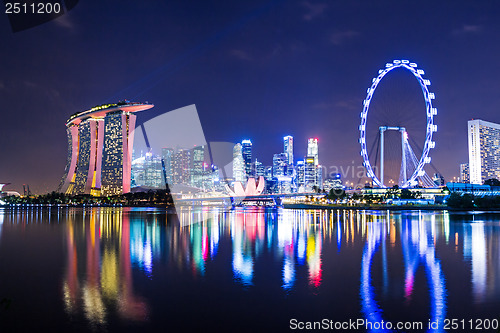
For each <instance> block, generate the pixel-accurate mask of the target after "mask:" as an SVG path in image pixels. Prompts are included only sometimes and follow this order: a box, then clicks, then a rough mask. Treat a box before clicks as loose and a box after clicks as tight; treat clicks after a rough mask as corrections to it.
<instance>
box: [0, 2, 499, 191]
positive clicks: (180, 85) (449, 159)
mask: <svg viewBox="0 0 500 333" xmlns="http://www.w3.org/2000/svg"><path fill="white" fill-rule="evenodd" d="M499 10H500V4H499V3H471V2H465V1H458V2H454V3H453V5H450V4H446V3H435V2H432V1H424V2H419V3H418V5H417V4H412V6H410V7H405V6H402V5H401V4H400V3H399V2H396V1H385V2H383V3H377V4H369V5H366V4H364V3H362V2H358V1H353V2H349V3H322V2H318V1H290V2H284V1H271V2H269V1H257V2H251V3H250V2H248V3H245V2H240V3H238V4H237V5H235V4H234V3H230V2H224V1H222V2H218V3H204V2H197V3H193V4H182V3H148V4H144V3H142V4H141V3H137V2H132V1H123V2H121V3H120V6H113V5H110V4H103V3H97V4H96V3H93V4H90V3H87V2H83V1H80V2H79V3H78V5H77V6H75V7H74V8H73V9H72V10H71V11H69V12H67V14H64V15H63V16H61V17H60V18H58V19H56V20H54V21H51V22H48V23H46V24H43V25H40V26H36V27H34V28H32V29H28V30H25V31H20V32H16V33H14V32H12V31H11V29H10V26H9V23H8V18H7V17H6V16H5V15H3V16H2V18H1V19H0V27H1V28H0V36H1V37H2V40H3V41H4V47H3V48H2V50H0V52H1V55H2V59H5V66H4V71H3V74H2V77H1V78H0V96H1V97H2V101H3V110H4V111H3V113H2V115H3V124H4V126H3V128H2V130H1V131H0V142H2V143H4V144H3V145H2V149H1V152H2V156H5V160H6V162H5V163H2V165H0V177H1V178H0V181H2V182H8V183H11V185H9V187H8V189H9V190H10V189H12V190H17V191H19V192H22V187H23V184H27V185H29V186H30V189H31V191H32V192H33V193H46V192H50V191H52V190H55V189H57V186H58V184H59V181H60V177H61V174H62V173H63V171H64V164H65V159H66V152H67V146H66V145H67V141H66V140H65V133H64V131H65V128H64V120H65V119H67V118H68V116H69V115H70V114H72V113H73V110H83V109H85V108H86V107H88V105H95V104H98V103H108V102H115V101H116V100H121V99H125V98H128V99H131V100H141V101H152V102H154V103H155V105H156V108H155V109H154V110H152V111H151V112H148V113H147V114H144V115H138V118H137V124H138V125H140V124H142V123H144V122H146V121H148V120H149V119H151V118H153V117H154V116H156V115H158V114H160V113H163V112H166V111H167V110H172V109H175V108H178V107H180V106H183V105H189V104H196V105H197V108H198V110H199V116H200V121H201V124H202V126H203V131H204V134H205V136H206V138H207V142H231V141H233V140H236V139H235V138H252V143H253V156H259V157H260V156H262V157H264V158H266V159H267V158H269V156H271V158H272V155H273V154H274V153H275V152H278V151H282V145H283V143H282V142H280V141H279V140H276V139H275V138H280V137H284V136H286V135H289V134H290V133H293V135H294V137H296V138H309V137H313V136H317V137H318V138H319V139H320V142H324V143H328V144H325V145H322V147H321V152H320V155H321V156H320V157H321V160H322V162H321V163H322V164H323V165H325V166H332V165H335V166H344V167H347V166H351V165H355V166H360V165H362V159H361V158H360V156H359V144H358V142H357V139H358V138H357V136H358V130H357V127H358V125H359V113H360V111H361V109H362V101H363V99H364V98H365V94H366V87H367V84H368V83H369V82H370V80H371V78H373V77H374V76H376V74H377V72H376V71H377V70H378V69H379V68H380V66H382V65H383V64H385V63H386V62H390V61H392V60H394V59H405V58H407V59H411V60H412V61H415V62H416V63H418V64H419V65H421V66H422V68H425V70H426V74H428V75H429V78H430V79H431V80H432V84H433V85H432V91H433V92H435V94H436V100H435V102H436V107H437V108H438V109H439V110H440V113H439V115H438V116H437V117H436V119H435V121H436V124H437V125H438V126H439V131H438V132H437V134H436V138H435V141H436V149H435V150H433V152H432V153H431V157H432V160H433V164H434V165H435V166H436V167H437V169H438V170H439V173H441V174H442V175H443V176H444V177H445V178H446V179H453V177H455V176H459V167H458V166H459V165H460V163H464V162H465V161H467V157H468V148H467V135H465V132H466V130H467V124H466V122H467V121H468V120H470V119H473V118H474V119H484V120H485V121H489V122H494V123H500V115H499V114H498V111H497V109H496V108H497V107H496V105H497V104H498V99H499V97H498V95H497V91H498V87H499V79H498V78H499V77H500V69H499V68H497V66H492V65H491V64H495V63H496V59H497V58H498V55H499V54H500V45H498V43H497V42H496V36H497V35H498V33H499V32H500V23H499V22H498V20H497V18H496V15H495V13H497V12H498V11H499ZM207 12H210V13H212V15H206V13H207ZM110 13H113V14H112V15H110ZM414 13H419V14H418V15H414ZM123 21H127V22H128V24H127V25H126V26H124V25H123V24H121V23H122V22H123ZM89 22H93V23H92V24H89ZM415 26H419V27H420V28H419V29H415ZM125 46H127V52H122V50H123V47H125ZM367 49H369V50H371V51H370V52H369V53H367V52H366V50H367ZM54 50H57V52H56V54H55V53H54ZM386 80H387V81H388V83H390V82H391V80H393V81H397V79H396V77H394V78H391V77H390V76H388V77H387V79H386ZM413 84H414V83H413V81H411V80H410V83H408V85H409V86H411V85H413ZM403 86H404V84H403ZM382 92H383V90H381V93H382ZM380 97H381V98H382V99H384V98H385V101H388V100H396V102H398V101H397V98H396V97H395V93H393V94H391V93H390V90H389V92H388V93H387V94H386V95H385V96H384V95H383V94H381V95H380ZM413 112H414V111H413V109H408V110H407V113H408V114H412V113H413ZM415 112H416V113H420V112H421V113H422V115H423V114H424V108H423V107H422V108H417V110H416V111H415ZM411 135H412V133H410V136H411ZM267 142H270V144H269V145H267V144H266V143H267ZM306 145H307V143H306V142H303V140H296V142H294V149H295V150H297V151H304V150H305V149H306ZM253 160H254V159H253ZM259 160H260V159H259ZM262 163H264V165H269V164H270V163H271V161H269V160H263V161H262ZM34 171H36V172H34ZM353 181H356V179H353Z"/></svg>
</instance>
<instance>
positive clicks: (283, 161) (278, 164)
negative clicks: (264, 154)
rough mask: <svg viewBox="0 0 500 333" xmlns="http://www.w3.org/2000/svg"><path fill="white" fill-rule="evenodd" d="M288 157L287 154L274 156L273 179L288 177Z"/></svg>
mask: <svg viewBox="0 0 500 333" xmlns="http://www.w3.org/2000/svg"><path fill="white" fill-rule="evenodd" d="M287 160H288V156H287V154H285V153H279V154H274V156H273V177H274V178H278V177H280V176H285V175H286V165H287Z"/></svg>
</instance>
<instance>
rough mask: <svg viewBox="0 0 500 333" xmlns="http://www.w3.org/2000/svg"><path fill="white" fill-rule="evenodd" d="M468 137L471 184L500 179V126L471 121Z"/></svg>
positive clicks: (481, 121)
mask: <svg viewBox="0 0 500 333" xmlns="http://www.w3.org/2000/svg"><path fill="white" fill-rule="evenodd" d="M468 137H469V172H470V182H471V184H483V183H484V181H485V180H487V179H490V178H496V179H500V124H495V123H490V122H488V121H484V120H479V119H477V120H469V121H468Z"/></svg>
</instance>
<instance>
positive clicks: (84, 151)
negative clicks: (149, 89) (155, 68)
mask: <svg viewBox="0 0 500 333" xmlns="http://www.w3.org/2000/svg"><path fill="white" fill-rule="evenodd" d="M152 107H153V105H152V104H141V103H130V102H127V101H125V102H119V103H114V104H104V105H99V106H96V107H94V108H92V109H90V110H87V111H83V112H78V113H76V114H74V115H72V116H71V117H70V118H69V119H68V121H67V122H66V127H67V134H68V148H69V149H68V158H67V161H66V168H65V172H64V176H63V178H62V180H61V183H60V185H59V189H58V190H59V191H60V192H63V193H67V194H73V195H75V194H92V195H115V194H122V193H127V192H130V182H131V166H132V146H133V142H134V130H135V119H136V116H135V115H134V114H133V113H135V112H139V111H143V110H147V109H150V108H152Z"/></svg>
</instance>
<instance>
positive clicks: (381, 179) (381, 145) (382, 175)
mask: <svg viewBox="0 0 500 333" xmlns="http://www.w3.org/2000/svg"><path fill="white" fill-rule="evenodd" d="M379 129H380V183H381V184H382V187H385V186H384V132H385V130H386V129H387V127H385V126H380V127H379Z"/></svg>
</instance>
